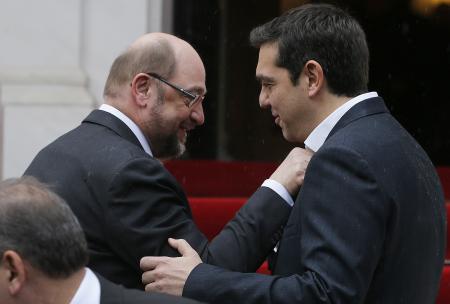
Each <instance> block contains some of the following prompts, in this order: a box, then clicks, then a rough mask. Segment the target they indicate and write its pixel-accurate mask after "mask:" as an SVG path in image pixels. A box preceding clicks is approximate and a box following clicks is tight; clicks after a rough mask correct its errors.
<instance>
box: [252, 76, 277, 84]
mask: <svg viewBox="0 0 450 304" xmlns="http://www.w3.org/2000/svg"><path fill="white" fill-rule="evenodd" d="M256 80H257V81H259V82H263V81H266V82H274V81H275V78H273V77H269V76H264V75H256Z"/></svg>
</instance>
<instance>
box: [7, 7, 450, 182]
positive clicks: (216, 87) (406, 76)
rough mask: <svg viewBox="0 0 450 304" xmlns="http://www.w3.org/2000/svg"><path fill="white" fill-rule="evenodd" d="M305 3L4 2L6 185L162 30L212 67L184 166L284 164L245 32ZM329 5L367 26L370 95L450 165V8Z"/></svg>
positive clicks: (284, 147) (283, 146) (285, 147)
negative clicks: (140, 42)
mask: <svg viewBox="0 0 450 304" xmlns="http://www.w3.org/2000/svg"><path fill="white" fill-rule="evenodd" d="M305 2H307V1H298V0H266V1H262V0H245V1H243V0H128V1H127V0H40V1H27V0H0V47H1V48H0V178H6V177H10V176H18V175H21V174H22V172H23V170H24V169H25V168H26V167H27V165H28V164H29V162H30V161H31V159H32V158H33V157H34V155H35V154H36V153H37V151H38V150H39V149H41V148H42V147H43V146H45V145H46V144H48V143H49V142H50V141H52V140H53V139H55V138H56V137H57V136H59V135H61V134H63V133H65V132H66V131H68V130H70V129H72V128H73V127H75V126H76V125H78V124H79V123H80V122H81V120H82V119H83V118H84V116H85V115H87V113H89V112H90V111H91V110H92V109H93V108H96V107H98V106H99V105H100V104H101V103H102V98H101V95H102V90H103V85H104V81H105V80H106V76H107V73H108V70H109V67H110V65H111V63H112V61H113V60H114V58H115V57H116V56H117V55H118V54H119V53H120V52H121V51H123V50H124V49H125V48H126V47H127V45H129V44H130V43H131V42H132V41H133V40H135V39H136V38H137V37H138V36H140V35H142V34H143V33H145V32H153V31H163V32H169V33H173V34H175V35H177V36H179V37H181V38H183V39H185V40H187V41H188V42H190V43H191V44H192V45H193V46H194V47H195V48H196V49H197V51H198V52H199V53H200V56H201V57H202V58H203V61H204V63H205V66H206V70H207V87H208V95H207V97H206V99H205V101H204V108H205V115H206V121H205V124H204V126H202V127H199V128H197V129H196V130H195V131H193V132H191V134H190V138H189V143H188V153H186V155H185V156H184V157H183V158H185V159H207V160H223V161H269V162H278V161H280V160H281V159H283V158H284V156H285V155H286V154H287V152H288V151H289V149H290V148H291V147H292V145H290V144H288V143H286V142H285V141H284V140H283V139H282V136H281V131H280V129H279V128H278V127H276V126H275V125H274V123H273V119H272V117H271V115H270V112H268V111H262V110H261V109H260V108H259V105H258V93H259V88H258V84H257V82H256V81H255V77H254V74H255V67H256V62H257V55H258V54H257V50H255V49H252V48H251V47H250V46H249V43H248V34H249V32H250V30H251V29H252V28H253V27H255V26H257V25H259V24H261V23H264V22H266V21H268V20H270V19H272V18H273V17H275V16H278V15H279V14H281V13H282V12H284V11H286V10H288V9H290V8H292V7H295V6H298V5H300V4H302V3H305ZM308 2H318V1H308ZM320 2H327V3H334V4H337V5H339V6H341V7H343V8H344V9H346V10H348V11H349V12H350V13H351V14H352V15H353V16H355V17H356V18H357V19H358V20H359V21H360V23H361V25H362V26H363V28H364V29H365V31H366V34H367V39H368V42H369V48H370V52H371V63H370V69H371V72H370V83H369V89H370V90H374V91H377V92H378V93H379V94H380V95H381V96H382V97H383V98H384V99H385V101H386V104H387V105H388V107H389V109H390V110H391V112H392V113H393V115H394V116H395V117H396V118H397V119H398V120H399V121H400V123H402V124H403V125H404V126H405V127H406V129H408V130H409V132H410V133H411V134H412V135H413V136H414V137H415V138H416V139H417V140H418V141H419V142H420V144H421V145H422V146H423V147H424V148H425V150H426V151H427V152H428V154H429V155H430V157H431V159H432V161H433V162H434V164H435V165H436V166H450V127H449V118H448V116H449V113H450V91H449V89H448V88H449V86H450V0H347V1H320ZM363 131H364V130H362V132H363Z"/></svg>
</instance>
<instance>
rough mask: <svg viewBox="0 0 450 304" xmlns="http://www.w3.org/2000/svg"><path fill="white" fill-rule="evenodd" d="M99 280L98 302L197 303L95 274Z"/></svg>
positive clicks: (132, 303)
mask: <svg viewBox="0 0 450 304" xmlns="http://www.w3.org/2000/svg"><path fill="white" fill-rule="evenodd" d="M96 276H97V278H98V280H99V282H100V292H101V293H100V304H165V303H167V304H196V303H197V304H199V303H200V302H197V301H194V300H189V299H186V298H181V297H175V296H169V295H165V294H161V293H156V292H145V291H142V290H135V289H127V288H125V287H123V286H121V285H118V284H114V283H111V282H109V281H108V280H106V279H105V278H103V277H102V276H101V275H98V274H96Z"/></svg>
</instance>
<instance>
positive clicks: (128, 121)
mask: <svg viewBox="0 0 450 304" xmlns="http://www.w3.org/2000/svg"><path fill="white" fill-rule="evenodd" d="M99 110H102V111H105V112H108V113H110V114H112V115H114V116H115V117H117V118H118V119H120V120H121V121H122V122H123V123H124V124H126V125H127V126H128V128H130V130H131V132H133V134H134V135H135V136H136V137H137V139H138V140H139V142H140V143H141V146H142V148H143V149H144V151H145V152H147V153H148V154H150V156H153V154H152V150H151V149H150V145H149V144H148V141H147V139H146V138H145V135H144V133H142V131H141V129H139V127H138V125H137V124H136V123H135V122H134V121H132V120H131V119H130V118H129V117H128V116H126V115H125V114H123V113H122V112H120V111H119V110H117V109H116V108H114V107H113V106H110V105H107V104H102V105H101V106H100V108H99Z"/></svg>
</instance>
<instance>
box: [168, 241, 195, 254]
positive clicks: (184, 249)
mask: <svg viewBox="0 0 450 304" xmlns="http://www.w3.org/2000/svg"><path fill="white" fill-rule="evenodd" d="M169 244H170V246H172V247H173V248H174V249H176V250H178V252H179V253H180V254H181V255H182V256H186V255H191V254H192V253H193V252H195V250H194V249H193V248H192V247H191V246H190V245H189V243H188V242H186V241H185V240H183V239H178V240H176V239H172V238H169Z"/></svg>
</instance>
